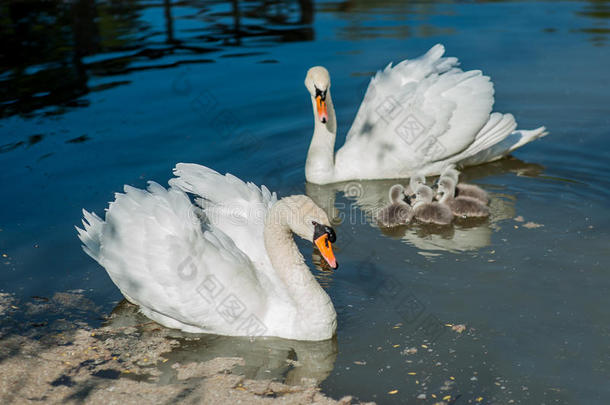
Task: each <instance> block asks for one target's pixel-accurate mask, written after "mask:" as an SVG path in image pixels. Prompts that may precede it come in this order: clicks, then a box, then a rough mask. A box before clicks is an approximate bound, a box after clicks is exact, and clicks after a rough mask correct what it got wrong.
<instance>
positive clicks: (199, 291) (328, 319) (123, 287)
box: [77, 45, 546, 341]
mask: <svg viewBox="0 0 610 405" xmlns="http://www.w3.org/2000/svg"><path fill="white" fill-rule="evenodd" d="M443 54H444V48H443V46H442V45H436V46H434V47H433V48H431V49H430V50H429V51H428V52H427V53H426V54H424V55H423V56H421V57H419V58H416V59H412V60H405V61H403V62H401V63H399V64H397V65H396V66H392V65H391V64H390V65H388V66H387V67H386V68H385V69H384V70H382V71H379V72H378V73H377V74H376V75H375V76H374V77H373V78H372V79H371V82H370V84H369V86H368V89H367V91H366V94H365V97H364V100H363V102H362V104H361V106H360V108H359V110H358V113H357V115H356V118H355V120H354V123H353V124H352V126H351V128H350V130H349V131H348V133H347V139H346V141H345V144H344V145H343V147H341V148H340V149H339V150H338V151H337V152H336V154H335V153H334V146H335V138H336V134H337V122H336V115H335V110H334V106H333V102H332V97H331V91H330V84H331V83H330V76H329V74H328V71H327V70H326V69H325V68H323V67H320V66H317V67H313V68H311V69H309V71H308V73H307V76H306V79H305V86H306V87H307V89H308V91H309V93H310V95H311V102H312V107H313V114H314V133H313V137H312V140H311V144H310V147H309V150H308V153H307V160H306V163H305V177H306V179H307V181H308V182H310V183H315V184H327V183H333V182H340V181H345V180H352V179H384V178H385V179H387V178H407V177H411V180H410V182H409V185H408V187H407V189H405V188H404V187H403V186H397V187H393V188H392V189H391V190H390V200H391V205H390V207H388V208H387V209H386V210H384V211H383V213H382V215H381V220H382V221H383V222H384V224H385V225H386V226H391V225H393V224H395V223H396V222H405V223H408V222H409V221H411V220H412V218H417V219H419V220H420V221H424V222H430V223H438V224H442V223H446V222H447V221H449V222H450V221H451V219H452V218H453V216H454V215H462V214H463V212H466V211H467V210H468V209H470V211H468V212H467V213H468V214H469V215H470V214H472V212H471V211H472V205H473V204H475V206H476V204H479V205H481V206H484V207H485V209H486V204H487V202H488V200H484V201H483V200H482V199H479V200H477V196H478V197H484V198H485V199H486V198H487V196H486V194H481V195H477V193H479V194H480V192H481V191H482V190H476V189H473V187H470V186H468V185H463V184H458V181H457V176H458V172H457V170H455V166H458V167H463V166H467V165H475V164H480V163H484V162H489V161H493V160H496V159H499V158H501V157H503V156H505V155H507V154H508V153H510V152H511V151H513V150H514V149H516V148H518V147H520V146H522V145H524V144H525V143H528V142H530V141H532V140H534V139H537V138H539V137H542V136H544V135H546V131H545V128H544V127H540V128H538V129H534V130H529V131H528V130H516V122H515V119H514V118H513V116H512V115H510V114H501V113H497V112H492V105H493V92H494V91H493V84H492V83H491V81H490V79H489V77H487V76H484V75H483V74H482V73H481V72H480V71H466V72H464V71H462V70H461V69H459V68H458V67H457V66H458V60H457V59H456V58H451V57H443ZM441 172H442V176H441V178H440V180H439V182H438V185H437V187H436V189H437V195H436V196H435V195H434V191H433V188H431V187H428V186H427V185H426V184H425V177H424V176H427V175H436V174H441ZM473 190H474V191H473ZM473 193H474V194H473ZM435 198H436V199H438V201H434V200H435ZM464 199H466V201H467V203H468V204H470V205H468V204H465V203H464V202H463V201H464ZM473 201H475V202H474V203H473ZM477 201H478V202H477ZM464 207H466V208H464ZM479 208H480V207H479ZM460 210H462V211H460ZM464 210H466V211H464ZM83 215H84V219H83V221H82V222H83V226H82V228H78V227H77V231H78V237H79V238H80V240H81V242H82V243H83V249H84V251H85V252H86V253H87V254H88V255H89V256H91V257H92V258H93V259H94V260H96V261H97V262H98V263H99V264H100V265H101V266H102V267H104V268H105V269H106V271H107V272H108V275H109V276H110V278H111V279H112V281H113V282H114V283H115V284H116V286H117V287H118V288H119V290H120V291H121V293H122V294H123V295H124V296H125V298H126V299H127V300H128V301H130V302H132V303H133V304H135V305H137V306H138V307H139V309H140V311H141V312H142V313H143V314H144V315H146V316H147V317H149V318H150V319H152V320H154V321H156V322H158V323H159V324H161V325H164V326H166V327H169V328H175V329H180V330H183V331H186V332H194V333H214V334H220V335H229V336H276V337H280V338H286V339H297V340H313V341H316V340H325V339H330V338H332V337H333V335H334V334H335V331H336V327H337V316H336V313H335V309H334V306H333V304H332V302H331V299H330V297H329V296H328V294H327V293H326V291H324V289H323V288H322V287H321V286H320V285H319V284H318V283H317V281H316V279H315V277H314V276H313V275H312V273H311V271H310V269H309V268H308V267H307V265H306V264H305V261H304V258H303V255H302V254H301V252H300V251H299V249H298V247H297V245H296V243H295V241H294V237H293V235H297V236H299V237H300V238H303V239H305V240H307V241H309V242H311V243H312V244H313V245H314V246H315V247H316V249H317V250H318V251H319V252H320V254H321V256H322V257H323V258H324V260H325V262H326V263H327V264H328V266H329V267H330V268H332V269H336V268H337V267H338V263H337V260H336V258H335V256H334V253H333V248H332V247H333V243H334V242H335V241H336V238H337V237H336V235H335V231H334V230H333V228H332V226H331V223H330V220H329V218H328V215H327V214H326V212H325V211H324V210H323V209H322V208H320V207H319V206H318V205H316V204H315V203H314V202H313V201H312V200H311V199H310V198H309V197H307V196H305V195H292V196H288V197H284V198H281V199H279V198H278V197H277V195H276V194H275V193H272V192H271V191H269V190H268V189H267V188H266V187H265V186H264V185H261V186H260V187H259V186H257V185H254V184H253V183H247V182H244V181H242V180H240V179H239V178H237V177H235V176H233V175H231V174H228V173H227V174H224V175H223V174H220V173H218V172H216V171H214V170H213V169H211V168H208V167H205V166H201V165H197V164H186V163H179V164H178V165H177V166H176V167H175V169H174V177H173V178H171V179H170V180H169V188H165V187H163V186H161V185H159V184H157V183H154V182H149V183H148V187H147V188H146V190H141V189H137V188H134V187H130V186H127V185H126V186H125V187H124V190H123V192H122V193H116V195H115V199H114V201H113V202H111V203H110V205H109V207H108V208H107V209H106V212H105V217H104V218H102V217H100V216H98V215H96V214H95V213H93V212H88V211H86V210H83Z"/></svg>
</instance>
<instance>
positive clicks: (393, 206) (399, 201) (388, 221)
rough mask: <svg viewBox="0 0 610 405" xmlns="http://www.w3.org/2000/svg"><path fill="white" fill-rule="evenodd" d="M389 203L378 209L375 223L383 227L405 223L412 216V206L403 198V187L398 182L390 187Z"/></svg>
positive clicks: (409, 220)
mask: <svg viewBox="0 0 610 405" xmlns="http://www.w3.org/2000/svg"><path fill="white" fill-rule="evenodd" d="M389 197H390V205H389V206H387V207H385V208H384V209H382V210H381V211H379V214H378V215H377V223H378V224H379V226H382V227H384V228H391V227H394V226H399V225H406V224H408V223H409V222H411V219H412V218H413V208H411V206H410V205H409V204H407V203H406V202H405V200H404V198H405V189H404V187H403V186H402V185H400V184H394V185H393V186H392V187H390V196H389Z"/></svg>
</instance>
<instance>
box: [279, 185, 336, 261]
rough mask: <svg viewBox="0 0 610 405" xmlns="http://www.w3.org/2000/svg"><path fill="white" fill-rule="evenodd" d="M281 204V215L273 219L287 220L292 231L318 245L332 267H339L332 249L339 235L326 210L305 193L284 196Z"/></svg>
mask: <svg viewBox="0 0 610 405" xmlns="http://www.w3.org/2000/svg"><path fill="white" fill-rule="evenodd" d="M280 204H282V206H281V209H280V210H278V214H279V216H278V218H276V219H272V220H277V221H285V223H287V225H288V226H289V228H290V229H291V230H292V232H294V233H295V234H297V235H299V236H300V237H301V238H303V239H305V240H308V241H310V242H312V243H313V244H314V245H316V247H317V248H318V250H319V251H320V254H321V255H322V257H323V258H324V260H326V262H327V263H328V265H329V266H330V267H332V268H333V269H336V268H337V267H339V265H338V264H337V260H336V259H335V255H334V253H333V250H332V244H333V243H334V242H335V241H336V240H337V236H336V234H335V230H334V229H333V228H332V227H331V226H330V220H329V219H328V215H327V214H326V212H324V210H323V209H322V208H320V207H319V206H318V205H316V203H314V202H313V200H312V199H311V198H309V197H307V196H305V195H292V196H289V197H284V198H282V199H281V200H280Z"/></svg>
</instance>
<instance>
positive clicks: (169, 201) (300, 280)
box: [77, 163, 337, 340]
mask: <svg viewBox="0 0 610 405" xmlns="http://www.w3.org/2000/svg"><path fill="white" fill-rule="evenodd" d="M174 174H175V175H176V178H173V179H171V180H170V181H169V183H170V186H171V187H170V188H169V189H165V188H164V187H162V186H160V185H159V184H157V183H154V182H149V183H148V189H147V190H140V189H136V188H133V187H130V186H127V185H126V186H125V188H124V191H125V192H124V193H117V194H116V198H115V201H114V202H111V203H110V206H109V207H108V209H107V210H106V218H105V220H102V219H101V218H100V217H98V216H97V215H96V214H95V213H89V212H87V211H85V210H83V213H84V220H83V225H84V229H79V228H77V230H78V236H79V238H80V240H81V241H82V242H83V244H84V246H83V249H84V250H85V252H86V253H87V254H88V255H89V256H91V257H92V258H93V259H95V260H96V261H97V262H98V263H99V264H100V265H102V267H104V268H105V269H106V271H107V272H108V275H109V276H110V278H111V279H112V281H113V282H114V283H115V284H116V285H117V287H118V288H119V289H120V290H121V292H122V293H123V295H124V296H125V298H127V300H129V301H130V302H132V303H134V304H136V305H138V306H139V307H140V310H141V311H142V313H143V314H144V315H146V316H148V317H149V318H150V319H152V320H154V321H156V322H158V323H160V324H161V325H164V326H166V327H169V328H175V329H181V330H183V331H186V332H195V333H198V332H203V333H214V334H219V335H230V336H277V337H281V338H287V339H297V340H325V339H329V338H331V337H332V336H333V334H334V333H335V330H336V325H337V322H336V313H335V309H334V307H333V304H332V302H331V300H330V297H329V296H328V295H327V294H326V292H325V291H324V290H323V289H322V287H320V285H319V284H318V283H317V281H316V279H315V277H314V276H313V275H312V274H311V272H310V271H309V269H308V267H307V265H306V264H305V262H304V260H303V256H302V255H301V253H300V252H299V250H298V248H297V245H296V244H295V242H294V239H293V236H292V233H295V234H297V235H298V236H300V237H302V238H304V239H307V240H309V241H312V242H313V243H314V244H315V245H316V246H317V247H318V249H319V250H320V253H321V254H322V256H323V257H324V259H325V260H326V261H327V262H328V264H329V265H330V266H331V267H332V268H337V261H336V260H335V257H334V255H333V251H332V243H333V242H334V241H335V233H334V231H333V229H332V228H331V227H330V221H329V220H328V217H327V215H326V213H325V212H324V211H323V210H322V209H321V208H319V207H318V206H317V205H316V204H315V203H314V202H313V201H312V200H311V199H310V198H309V197H307V196H304V195H293V196H289V197H285V198H282V199H280V200H278V199H277V197H276V195H275V193H273V194H272V193H270V192H269V190H268V189H267V188H266V187H265V186H262V187H260V188H259V187H257V186H255V185H254V184H252V183H244V182H243V181H241V180H240V179H238V178H237V177H235V176H232V175H231V174H226V175H224V176H223V175H221V174H219V173H218V172H216V171H214V170H212V169H209V168H207V167H204V166H200V165H195V164H184V163H180V164H178V165H177V166H176V168H175V169H174ZM187 193H192V194H194V195H196V196H197V197H196V204H197V205H194V204H192V203H191V201H190V199H189V197H188V195H187Z"/></svg>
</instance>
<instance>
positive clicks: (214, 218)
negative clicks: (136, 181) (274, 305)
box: [169, 163, 277, 269]
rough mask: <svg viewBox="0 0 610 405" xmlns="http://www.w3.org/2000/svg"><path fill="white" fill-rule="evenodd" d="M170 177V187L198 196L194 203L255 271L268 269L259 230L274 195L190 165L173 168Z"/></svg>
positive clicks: (240, 181) (179, 165) (261, 188)
mask: <svg viewBox="0 0 610 405" xmlns="http://www.w3.org/2000/svg"><path fill="white" fill-rule="evenodd" d="M174 174H175V175H176V178H173V179H171V180H170V181H169V183H170V185H171V186H172V187H176V188H179V189H180V190H183V191H186V192H189V193H192V194H195V195H197V196H199V198H198V199H197V203H198V204H199V205H200V206H201V207H202V208H203V210H204V211H205V215H206V217H207V219H208V220H209V221H210V223H211V224H213V225H214V226H215V227H217V228H218V229H220V230H222V231H223V233H224V234H226V235H228V236H229V237H230V238H231V239H232V240H233V241H234V242H235V244H236V245H237V247H238V248H239V249H240V250H241V251H243V252H244V253H245V254H246V255H247V256H248V257H249V258H250V259H251V260H253V261H254V262H255V263H256V264H257V268H260V269H270V268H271V266H270V264H269V262H268V256H267V253H266V249H265V245H264V241H263V230H264V220H265V216H266V215H267V212H268V211H269V209H270V208H271V206H272V205H273V204H274V203H275V202H276V201H277V196H276V195H275V193H271V192H269V190H268V189H267V187H265V186H261V187H260V188H259V187H257V186H256V185H255V184H253V183H245V182H243V181H242V180H240V179H238V178H237V177H235V176H233V175H231V174H229V173H227V174H226V175H222V174H220V173H218V172H216V171H215V170H212V169H210V168H208V167H205V166H201V165H197V164H192V163H179V164H177V165H176V168H175V169H174Z"/></svg>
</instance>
